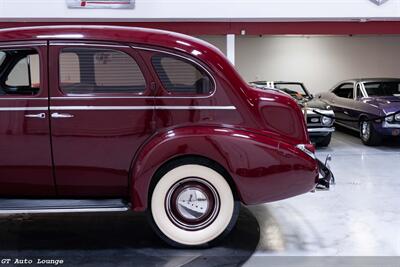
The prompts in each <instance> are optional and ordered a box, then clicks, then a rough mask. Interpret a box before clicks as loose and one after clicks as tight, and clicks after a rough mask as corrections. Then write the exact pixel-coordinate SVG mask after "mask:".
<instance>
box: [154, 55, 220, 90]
mask: <svg viewBox="0 0 400 267" xmlns="http://www.w3.org/2000/svg"><path fill="white" fill-rule="evenodd" d="M152 64H153V67H154V69H155V71H156V73H157V75H158V77H159V79H160V81H161V83H162V85H163V86H164V88H165V89H166V90H167V91H168V92H170V93H173V94H190V95H206V94H209V93H211V92H212V91H213V83H212V81H211V77H210V76H209V75H208V74H207V72H206V71H205V70H204V69H202V68H200V67H199V66H198V65H197V64H195V63H193V62H191V61H189V60H186V59H182V58H179V57H176V56H170V55H165V54H161V53H160V54H157V55H155V56H153V57H152Z"/></svg>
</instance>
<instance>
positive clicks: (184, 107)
mask: <svg viewBox="0 0 400 267" xmlns="http://www.w3.org/2000/svg"><path fill="white" fill-rule="evenodd" d="M50 110H236V107H234V106H51V107H50Z"/></svg>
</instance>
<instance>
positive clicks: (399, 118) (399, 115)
mask: <svg viewBox="0 0 400 267" xmlns="http://www.w3.org/2000/svg"><path fill="white" fill-rule="evenodd" d="M394 119H395V120H396V121H400V113H397V114H396V116H395V117H394Z"/></svg>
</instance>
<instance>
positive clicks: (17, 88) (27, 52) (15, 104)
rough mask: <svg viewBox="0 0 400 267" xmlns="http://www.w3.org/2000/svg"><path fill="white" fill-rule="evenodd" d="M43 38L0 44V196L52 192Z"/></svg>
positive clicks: (45, 48) (48, 193) (37, 194)
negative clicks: (41, 39)
mask: <svg viewBox="0 0 400 267" xmlns="http://www.w3.org/2000/svg"><path fill="white" fill-rule="evenodd" d="M46 62H47V43H46V42H23V43H22V42H21V43H1V44H0V197H24V196H25V197H26V196H35V197H39V196H52V195H54V194H55V186H54V179H53V172H52V160H51V146H50V129H49V112H48V86H47V72H46V70H47V66H46Z"/></svg>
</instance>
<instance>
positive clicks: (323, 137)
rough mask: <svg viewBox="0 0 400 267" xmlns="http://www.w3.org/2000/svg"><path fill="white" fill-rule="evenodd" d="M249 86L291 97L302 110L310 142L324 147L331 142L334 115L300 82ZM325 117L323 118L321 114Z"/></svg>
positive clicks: (257, 83)
mask: <svg viewBox="0 0 400 267" xmlns="http://www.w3.org/2000/svg"><path fill="white" fill-rule="evenodd" d="M250 84H252V85H254V86H256V87H261V88H270V89H277V90H279V91H282V92H284V93H287V94H289V95H290V96H291V97H293V98H294V99H295V100H296V101H297V103H298V104H299V105H300V107H301V108H302V110H303V113H304V112H305V111H306V112H305V113H304V115H305V118H306V121H307V130H308V134H309V136H310V138H311V141H312V142H313V143H315V144H316V145H317V146H320V147H326V146H328V145H329V143H330V142H331V137H332V132H334V131H335V128H334V127H333V123H334V119H332V117H334V116H335V113H334V112H333V110H332V109H331V108H330V106H329V105H328V104H326V103H325V102H323V101H321V100H319V99H316V98H314V97H313V95H312V94H310V92H309V91H308V90H307V88H306V87H305V86H304V84H303V83H301V82H283V81H276V82H273V81H256V82H251V83H250ZM314 111H317V112H318V113H321V114H325V115H327V116H323V115H321V114H317V113H315V112H314Z"/></svg>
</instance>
